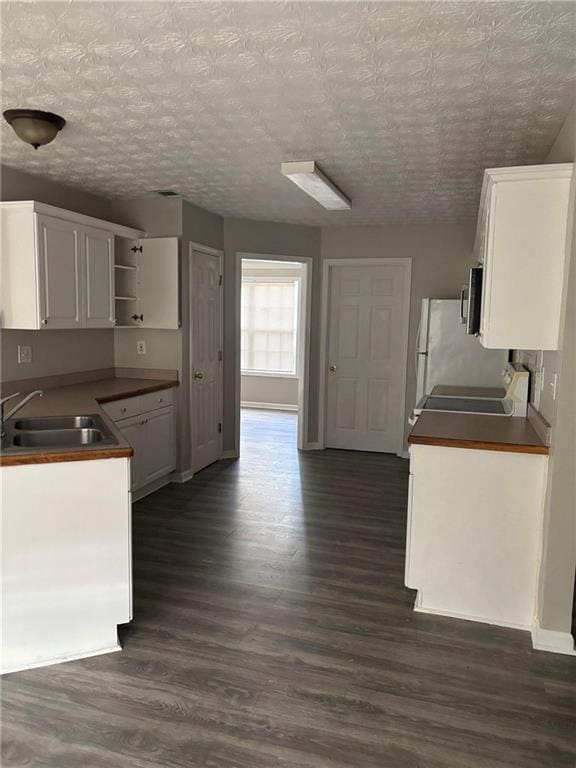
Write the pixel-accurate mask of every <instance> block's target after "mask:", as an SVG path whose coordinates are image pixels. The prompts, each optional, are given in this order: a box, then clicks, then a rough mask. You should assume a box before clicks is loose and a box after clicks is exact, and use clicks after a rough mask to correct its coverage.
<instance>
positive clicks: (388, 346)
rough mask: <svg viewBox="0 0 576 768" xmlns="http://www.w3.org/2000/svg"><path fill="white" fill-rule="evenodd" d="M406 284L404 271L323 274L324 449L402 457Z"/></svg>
mask: <svg viewBox="0 0 576 768" xmlns="http://www.w3.org/2000/svg"><path fill="white" fill-rule="evenodd" d="M408 280H409V267H407V266H405V265H404V264H391V265H390V266H381V265H374V266H372V265H366V266H364V265H359V266H346V265H342V266H333V267H331V269H330V284H329V290H330V306H329V313H328V318H329V337H328V346H327V349H328V371H327V372H326V376H327V403H326V445H327V447H329V448H343V449H349V450H359V451H379V452H384V453H397V452H401V450H402V442H403V433H404V381H405V371H406V362H407V361H406V341H407V323H408V312H407V302H408V301H409V296H408V292H407V290H406V289H407V281H408Z"/></svg>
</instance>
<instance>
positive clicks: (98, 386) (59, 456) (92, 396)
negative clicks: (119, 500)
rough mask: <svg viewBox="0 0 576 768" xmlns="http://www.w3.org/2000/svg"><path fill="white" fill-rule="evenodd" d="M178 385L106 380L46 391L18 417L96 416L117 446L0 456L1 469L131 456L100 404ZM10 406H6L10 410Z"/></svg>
mask: <svg viewBox="0 0 576 768" xmlns="http://www.w3.org/2000/svg"><path fill="white" fill-rule="evenodd" d="M176 386H178V382H177V381H174V380H163V379H136V378H107V379H101V380H98V381H90V382H86V383H83V384H72V385H68V386H63V387H54V388H51V389H45V390H44V395H43V397H37V398H34V399H33V400H31V401H30V402H29V403H27V404H26V405H25V406H24V408H22V410H21V411H19V412H18V416H79V415H86V416H89V415H91V414H94V413H97V414H99V415H100V416H102V417H103V418H104V420H105V421H106V424H107V425H108V426H109V427H110V429H111V431H112V432H113V434H114V437H115V438H116V440H117V445H112V446H102V447H100V448H97V447H95V448H94V449H88V450H87V449H81V450H78V449H62V448H57V449H47V448H41V449H38V448H36V449H34V448H31V449H30V450H29V451H26V452H24V451H22V452H18V453H17V454H4V455H2V456H0V466H13V465H18V464H44V463H50V462H60V461H88V460H91V459H111V458H122V457H126V456H132V453H133V451H132V448H131V446H130V444H129V443H128V442H127V440H126V439H125V438H124V437H123V436H122V434H121V433H120V431H119V430H118V429H117V428H116V426H115V425H114V422H113V421H112V420H111V419H110V418H109V417H108V416H107V415H106V413H105V412H104V410H103V409H102V408H101V407H100V404H101V403H109V402H112V401H114V400H122V399H123V398H125V397H137V396H138V395H144V394H147V393H148V392H157V391H158V390H161V389H167V388H168V387H176ZM35 388H36V387H34V386H30V387H29V389H27V390H26V389H24V388H23V387H22V383H21V382H20V383H19V384H18V389H19V391H20V392H21V393H22V396H24V395H25V394H26V392H27V391H31V390H33V389H35ZM12 391H15V387H11V385H10V383H6V384H3V385H2V396H3V397H5V396H6V395H9V394H11V392H12ZM9 407H10V404H8V405H7V408H9Z"/></svg>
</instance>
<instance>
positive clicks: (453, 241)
mask: <svg viewBox="0 0 576 768" xmlns="http://www.w3.org/2000/svg"><path fill="white" fill-rule="evenodd" d="M474 233H475V226H474V225H420V226H400V225H398V226H382V227H346V228H340V227H329V228H325V229H323V230H322V259H341V258H342V259H344V258H359V259H362V258H364V259H365V258H411V259H412V293H411V300H410V330H409V345H408V360H407V365H408V371H407V374H408V375H407V381H406V408H405V411H406V413H405V416H406V418H405V435H407V434H408V431H409V429H410V426H409V424H408V421H407V419H408V415H409V414H410V411H411V410H412V408H413V407H414V405H415V398H416V372H415V368H414V364H413V362H412V361H413V360H414V353H415V345H416V333H417V330H418V322H419V320H420V310H421V302H422V299H423V298H436V299H455V298H458V297H459V295H460V289H461V287H462V285H463V283H465V282H466V279H467V274H468V269H469V267H470V266H471V264H472V245H473V241H474ZM312 303H313V307H314V308H315V309H316V310H317V311H316V312H315V313H314V318H313V323H314V324H313V328H314V333H315V334H317V336H318V338H319V335H320V331H319V311H320V310H319V308H320V293H319V291H318V292H317V293H316V294H315V295H314V296H313V300H312ZM318 375H319V372H318ZM310 410H311V413H312V412H313V414H314V418H315V419H317V418H318V403H314V404H311V406H310Z"/></svg>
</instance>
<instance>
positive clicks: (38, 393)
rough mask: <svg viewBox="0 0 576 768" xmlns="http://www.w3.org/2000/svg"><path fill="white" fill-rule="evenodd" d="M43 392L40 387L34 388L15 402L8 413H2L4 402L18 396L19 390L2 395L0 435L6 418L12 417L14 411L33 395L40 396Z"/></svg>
mask: <svg viewBox="0 0 576 768" xmlns="http://www.w3.org/2000/svg"><path fill="white" fill-rule="evenodd" d="M43 394H44V391H43V390H42V389H35V390H34V392H30V394H28V395H26V397H23V398H22V400H20V402H18V403H16V405H15V406H14V407H13V408H12V409H11V410H9V411H8V413H6V414H5V413H4V404H5V403H6V402H7V401H8V400H12V398H14V397H18V396H19V395H20V392H14V394H13V395H8V397H3V398H2V399H1V400H0V437H4V424H5V423H6V422H7V421H8V419H10V418H12V416H14V414H15V413H18V411H19V410H20V408H23V407H24V406H25V405H26V403H28V402H29V401H30V400H32V398H33V397H42V395H43Z"/></svg>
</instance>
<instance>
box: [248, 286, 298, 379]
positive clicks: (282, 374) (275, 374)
mask: <svg viewBox="0 0 576 768" xmlns="http://www.w3.org/2000/svg"><path fill="white" fill-rule="evenodd" d="M244 283H291V284H294V285H295V286H296V302H295V304H294V373H287V372H286V371H270V370H264V371H262V370H258V369H256V368H242V362H240V375H241V376H258V377H261V378H270V379H299V378H300V370H299V369H300V322H301V319H302V318H301V301H302V276H301V275H294V276H293V277H290V276H289V275H279V276H278V277H273V276H272V275H262V276H261V277H260V276H259V275H246V276H244V275H241V277H240V334H242V287H243V284H244ZM240 361H242V345H240Z"/></svg>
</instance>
